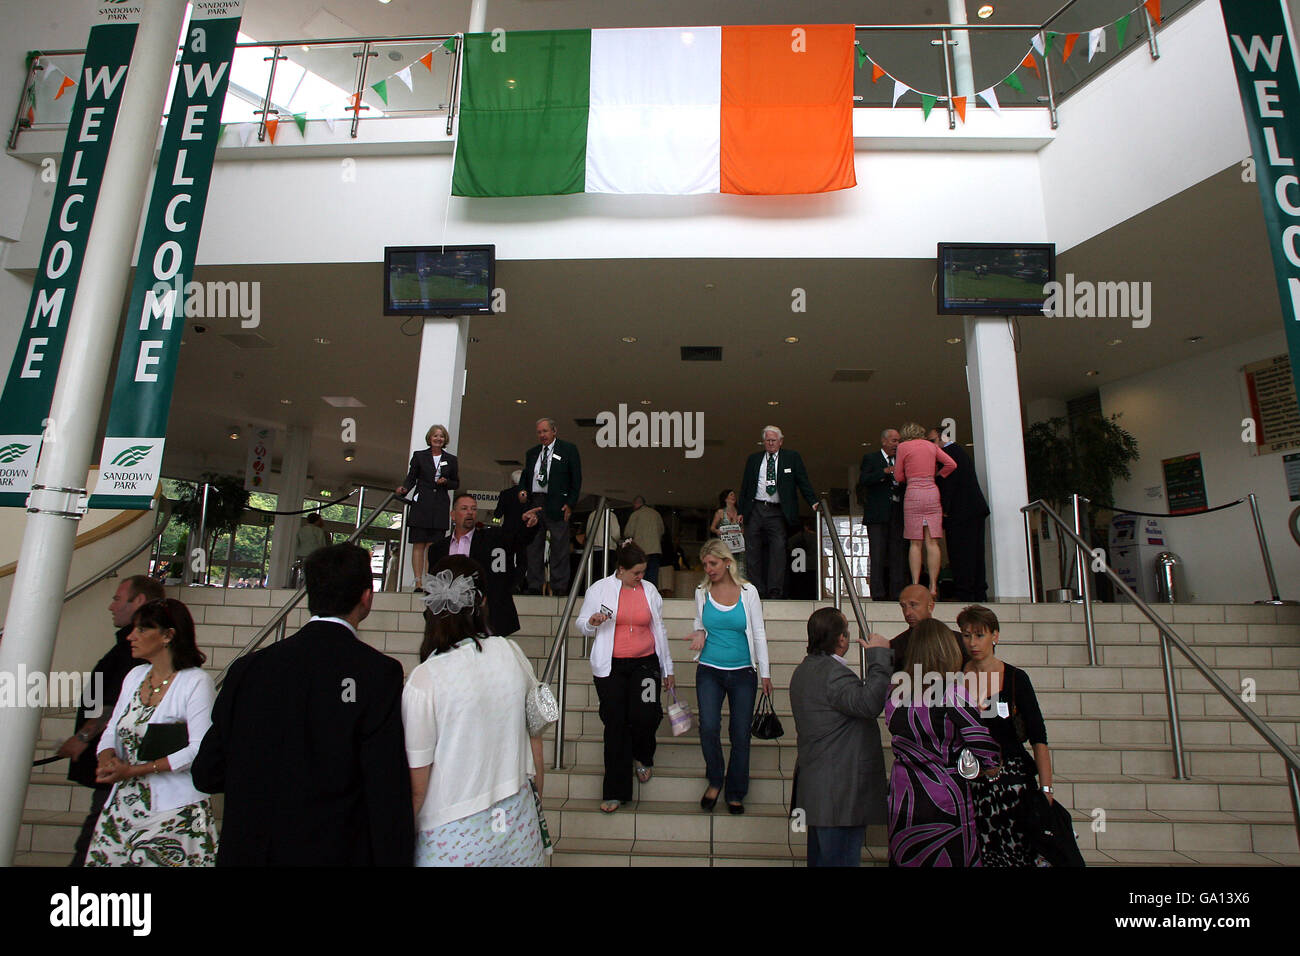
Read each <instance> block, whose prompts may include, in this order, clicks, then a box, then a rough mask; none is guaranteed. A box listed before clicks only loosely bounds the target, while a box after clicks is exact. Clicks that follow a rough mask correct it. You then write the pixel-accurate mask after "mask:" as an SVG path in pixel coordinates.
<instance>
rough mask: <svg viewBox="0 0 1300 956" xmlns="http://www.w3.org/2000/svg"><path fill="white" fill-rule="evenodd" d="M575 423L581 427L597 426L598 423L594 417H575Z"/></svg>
mask: <svg viewBox="0 0 1300 956" xmlns="http://www.w3.org/2000/svg"><path fill="white" fill-rule="evenodd" d="M573 424H575V425H577V426H578V427H579V428H595V427H596V424H597V423H596V419H594V418H575V419H574V420H573Z"/></svg>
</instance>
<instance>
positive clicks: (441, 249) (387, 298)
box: [384, 246, 497, 315]
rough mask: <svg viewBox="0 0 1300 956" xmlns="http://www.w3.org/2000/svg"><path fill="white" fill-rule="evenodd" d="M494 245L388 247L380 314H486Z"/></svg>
mask: <svg viewBox="0 0 1300 956" xmlns="http://www.w3.org/2000/svg"><path fill="white" fill-rule="evenodd" d="M496 266H497V259H496V246H388V247H386V248H385V249H384V315H487V314H488V313H490V312H491V311H492V290H493V288H495V287H496Z"/></svg>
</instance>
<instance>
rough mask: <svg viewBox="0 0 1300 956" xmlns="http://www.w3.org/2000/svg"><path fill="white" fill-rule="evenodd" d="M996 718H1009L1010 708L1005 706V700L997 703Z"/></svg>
mask: <svg viewBox="0 0 1300 956" xmlns="http://www.w3.org/2000/svg"><path fill="white" fill-rule="evenodd" d="M998 716H999V717H1010V716H1011V708H1010V707H1008V706H1007V702H1006V701H1005V700H1000V701H998Z"/></svg>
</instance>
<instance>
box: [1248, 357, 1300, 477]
mask: <svg viewBox="0 0 1300 956" xmlns="http://www.w3.org/2000/svg"><path fill="white" fill-rule="evenodd" d="M1242 372H1244V373H1245V376H1246V396H1247V399H1248V401H1249V402H1250V417H1251V418H1252V419H1254V421H1255V446H1256V448H1257V449H1258V453H1259V454H1261V455H1270V454H1272V453H1274V452H1279V451H1290V450H1291V449H1294V448H1300V407H1297V405H1296V397H1295V382H1294V381H1293V380H1292V378H1291V360H1290V359H1289V358H1288V357H1287V356H1285V355H1275V356H1273V357H1272V358H1271V359H1265V360H1264V361H1262V362H1252V363H1251V364H1250V365H1247V366H1246V367H1245V368H1243V369H1242Z"/></svg>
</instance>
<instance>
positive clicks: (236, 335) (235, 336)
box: [221, 332, 275, 349]
mask: <svg viewBox="0 0 1300 956" xmlns="http://www.w3.org/2000/svg"><path fill="white" fill-rule="evenodd" d="M221 338H223V339H225V340H226V341H227V342H229V343H230V344H231V345H233V346H234V347H235V348H237V349H273V348H275V345H274V343H272V342H270V341H269V340H267V339H264V338H262V336H260V335H258V334H257V333H256V332H227V333H225V334H223V335H222V336H221Z"/></svg>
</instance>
